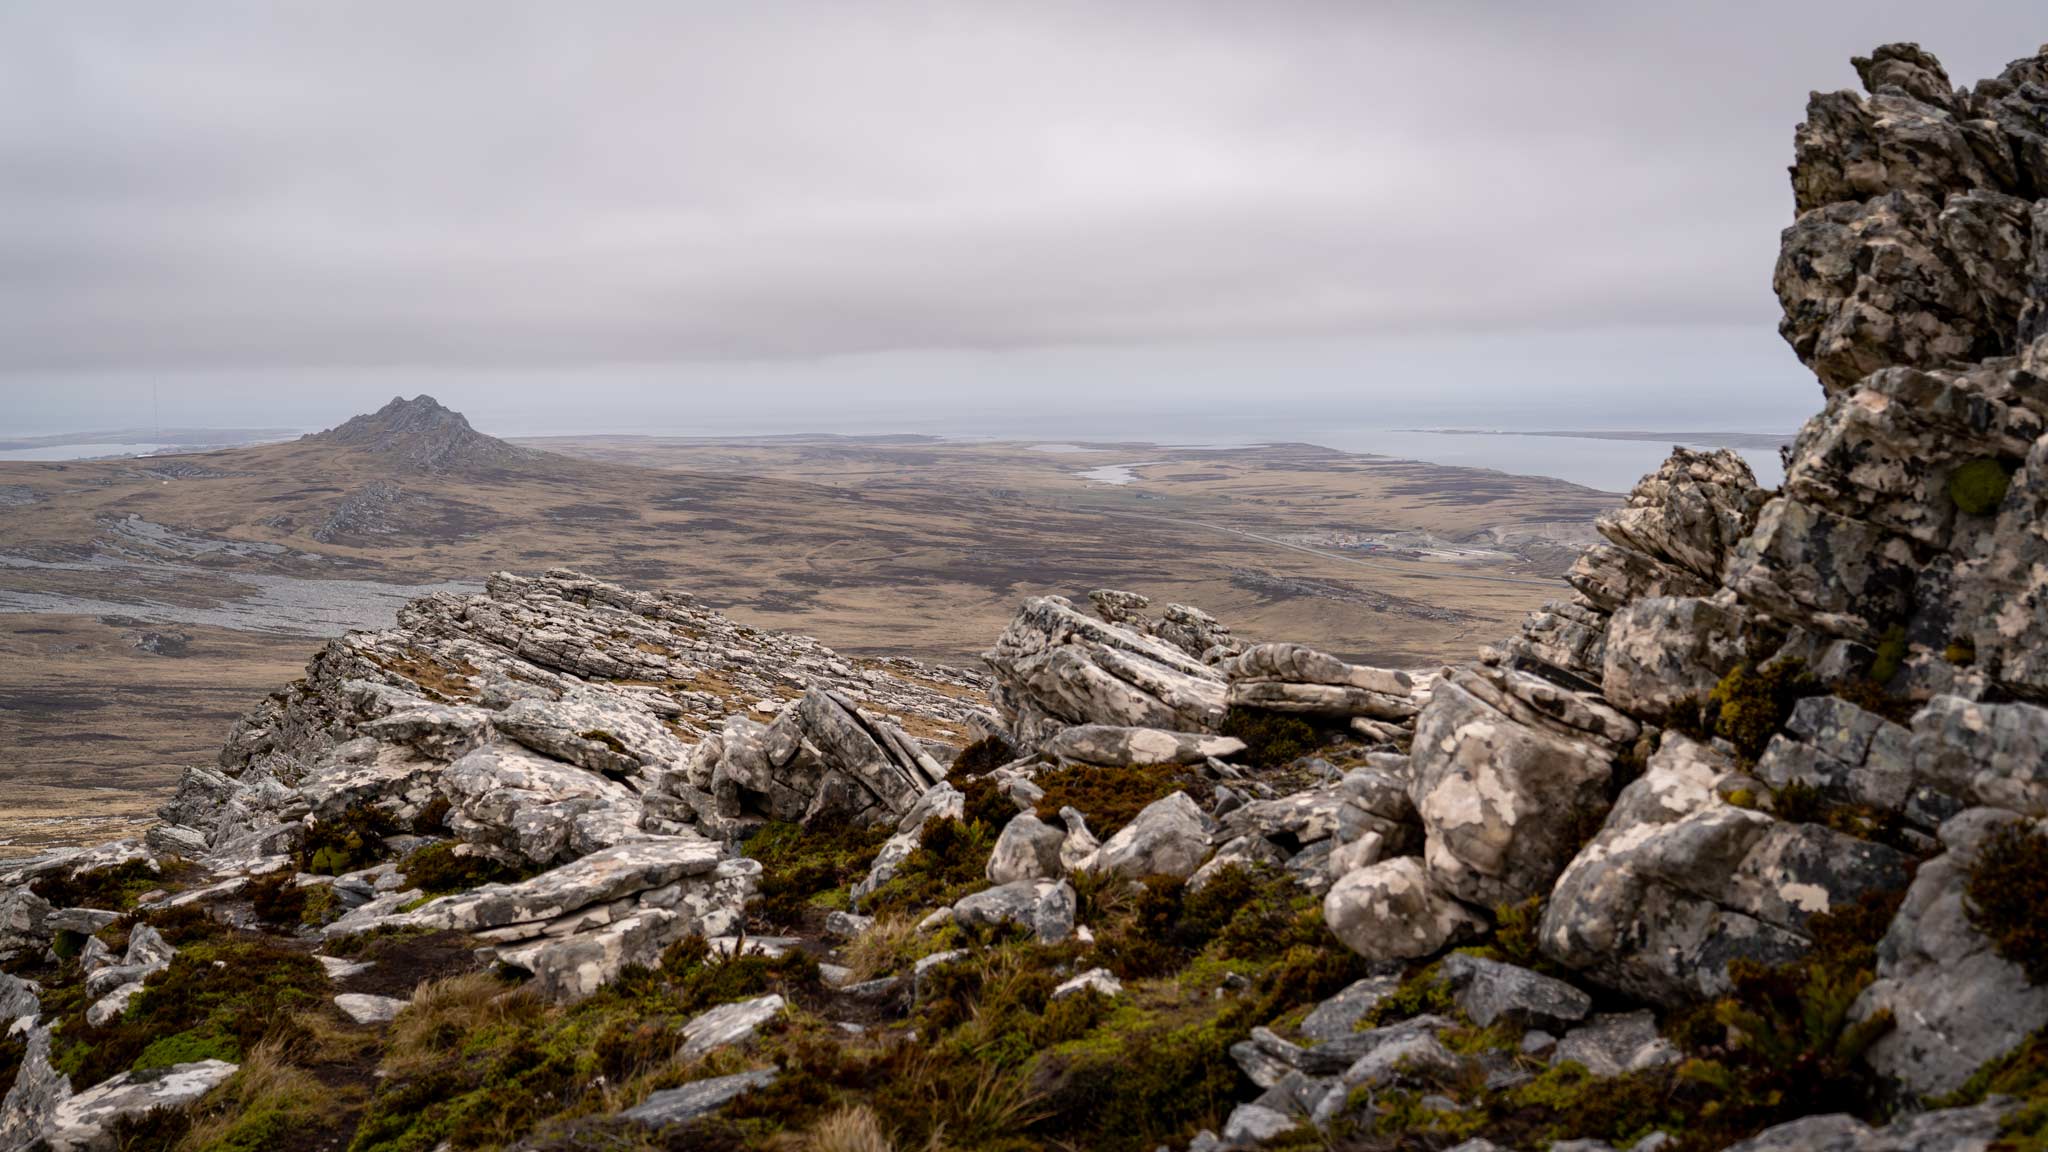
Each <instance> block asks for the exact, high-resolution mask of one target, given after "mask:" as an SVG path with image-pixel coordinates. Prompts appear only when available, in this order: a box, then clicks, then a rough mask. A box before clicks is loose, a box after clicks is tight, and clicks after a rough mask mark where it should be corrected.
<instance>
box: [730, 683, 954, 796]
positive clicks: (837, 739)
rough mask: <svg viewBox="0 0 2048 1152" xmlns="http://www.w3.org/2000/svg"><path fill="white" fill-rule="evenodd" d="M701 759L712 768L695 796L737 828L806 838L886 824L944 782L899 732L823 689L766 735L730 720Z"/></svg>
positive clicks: (940, 771) (942, 772)
mask: <svg viewBox="0 0 2048 1152" xmlns="http://www.w3.org/2000/svg"><path fill="white" fill-rule="evenodd" d="M704 751H705V752H706V753H707V754H710V755H715V760H714V761H713V764H712V767H711V770H710V772H709V773H708V778H707V779H706V780H705V781H704V784H703V787H704V788H705V789H706V790H707V791H708V792H709V794H710V796H711V798H712V801H713V802H714V803H715V804H716V806H717V814H718V816H720V817H722V818H723V819H724V820H726V821H727V822H728V823H731V824H732V825H733V826H735V827H737V826H739V825H741V824H744V823H746V822H748V821H758V820H760V819H771V820H792V821H797V822H800V823H802V824H803V825H804V826H805V827H806V828H811V827H839V826H843V825H848V824H853V825H871V824H881V823H888V822H893V821H896V820H898V819H899V818H901V817H902V816H903V814H904V813H906V812H908V811H909V810H910V808H911V807H912V806H913V805H915V804H916V803H917V801H918V798H919V797H921V796H923V795H924V794H925V792H926V791H927V790H929V789H930V788H931V787H932V786H934V785H936V784H938V783H940V782H941V781H943V780H944V779H945V777H946V768H945V766H944V765H942V764H940V763H939V762H938V761H937V760H935V759H933V758H932V756H931V755H930V754H929V753H927V752H925V751H924V750H923V749H922V748H921V747H919V746H918V744H917V743H916V741H914V740H912V739H910V737H909V736H907V735H905V734H904V732H903V729H902V728H901V727H899V726H897V725H896V724H895V723H894V722H892V721H890V720H887V719H884V718H882V717H879V716H873V715H870V714H868V713H866V712H864V711H862V710H861V708H860V707H859V706H858V705H857V704H855V703H854V701H853V699H852V698H851V697H849V696H847V695H845V694H844V693H841V692H836V691H830V690H826V689H813V690H811V691H809V692H806V693H805V694H804V695H803V698H802V699H800V700H798V701H797V702H796V703H795V704H794V705H792V706H790V707H787V708H784V709H783V710H782V711H781V713H780V714H779V715H777V716H776V718H775V721H774V723H772V724H769V725H766V726H765V727H764V726H762V725H761V724H758V723H756V722H755V721H753V720H750V719H747V718H746V717H731V718H729V719H728V720H727V721H726V724H725V729H724V732H723V733H722V734H721V737H720V740H719V742H718V743H717V744H716V745H715V746H713V745H710V744H707V745H706V747H705V750H704Z"/></svg>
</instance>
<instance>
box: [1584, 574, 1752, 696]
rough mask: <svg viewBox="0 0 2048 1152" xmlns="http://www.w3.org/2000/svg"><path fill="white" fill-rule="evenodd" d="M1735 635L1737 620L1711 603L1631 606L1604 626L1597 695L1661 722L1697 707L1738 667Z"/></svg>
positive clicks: (1661, 599) (1659, 599) (1660, 601)
mask: <svg viewBox="0 0 2048 1152" xmlns="http://www.w3.org/2000/svg"><path fill="white" fill-rule="evenodd" d="M1742 629H1743V618H1742V615H1741V613H1740V612H1738V611H1737V610H1735V609H1734V608H1733V606H1731V605H1727V604H1723V603H1720V602H1718V601H1715V600H1702V599H1699V598H1696V597H1689V596H1653V597H1647V598H1645V599H1641V600H1637V601H1635V602H1634V603H1632V604H1629V605H1628V606H1627V607H1625V608H1623V609H1621V610H1620V611H1618V612H1616V613H1615V614H1614V619H1613V622H1612V623H1610V624H1609V625H1608V628H1607V645H1606V649H1605V652H1606V655H1605V661H1604V663H1603V665H1602V668H1601V679H1600V691H1601V693H1602V695H1604V696H1606V697H1607V699H1608V700H1610V701H1612V702H1613V703H1614V704H1615V705H1617V706H1618V707H1621V708H1623V709H1626V710H1627V711H1628V712H1630V713H1632V714H1634V715H1637V716H1643V717H1647V718H1650V719H1653V720H1663V719H1665V718H1668V717H1669V716H1670V715H1671V714H1672V713H1673V712H1674V711H1675V710H1676V709H1678V708H1679V707H1680V706H1690V705H1696V704H1698V703H1699V702H1700V701H1702V700H1705V699H1706V698H1707V694H1708V693H1709V692H1711V691H1713V689H1714V685H1716V684H1717V683H1719V682H1720V680H1721V677H1723V676H1725V675H1727V674H1728V672H1729V671H1730V670H1731V669H1733V668H1734V667H1735V666H1736V665H1737V664H1740V663H1742V660H1743V645H1742Z"/></svg>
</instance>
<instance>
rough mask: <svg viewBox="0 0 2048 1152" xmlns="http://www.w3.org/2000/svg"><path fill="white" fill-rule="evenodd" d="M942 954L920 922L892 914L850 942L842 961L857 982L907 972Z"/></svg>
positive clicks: (883, 917)
mask: <svg viewBox="0 0 2048 1152" xmlns="http://www.w3.org/2000/svg"><path fill="white" fill-rule="evenodd" d="M936 951H939V948H938V945H937V944H936V942H935V941H934V940H933V939H932V937H931V936H930V935H929V934H927V933H924V932H919V931H918V930H917V919H916V918H915V917H912V916H908V915H905V914H903V913H891V914H888V915H884V916H882V917H881V918H879V919H877V920H876V921H875V922H874V924H873V925H871V926H869V928H868V930H867V931H865V932H863V933H861V934H860V935H858V936H856V937H854V938H853V939H852V940H849V941H847V944H846V947H845V948H844V949H843V950H842V952H841V957H842V959H843V960H844V962H845V964H846V966H847V967H848V968H851V969H853V976H854V979H856V980H873V979H876V978H877V977H881V976H887V975H889V974H890V973H891V972H895V971H897V970H899V969H901V968H905V967H907V966H909V965H910V964H912V963H915V962H916V961H918V960H921V959H923V958H924V957H926V956H929V955H931V954H932V953H933V952H936Z"/></svg>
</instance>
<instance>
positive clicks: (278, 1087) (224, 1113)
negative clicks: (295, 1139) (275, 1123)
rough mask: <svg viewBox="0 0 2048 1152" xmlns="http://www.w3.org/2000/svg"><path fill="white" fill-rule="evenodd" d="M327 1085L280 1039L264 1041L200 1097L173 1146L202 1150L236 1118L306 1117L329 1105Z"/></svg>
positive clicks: (220, 1136) (220, 1137) (219, 1138)
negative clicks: (292, 1057) (278, 1041)
mask: <svg viewBox="0 0 2048 1152" xmlns="http://www.w3.org/2000/svg"><path fill="white" fill-rule="evenodd" d="M330 1097H331V1090H330V1089H329V1088H327V1087H326V1086H324V1085H322V1084H321V1083H320V1081H319V1080H317V1079H315V1078H314V1077H313V1075H312V1073H310V1072H307V1071H306V1070H304V1069H303V1068H299V1067H296V1066H294V1065H293V1064H292V1063H291V1061H290V1059H289V1058H288V1057H287V1055H286V1053H285V1051H284V1049H283V1047H282V1046H281V1045H278V1044H275V1043H272V1042H270V1041H264V1042H263V1043H260V1044H258V1045H256V1046H255V1047H254V1048H251V1049H249V1051H247V1052H245V1053H243V1055H242V1063H241V1067H239V1068H237V1069H236V1070H235V1074H234V1075H233V1076H230V1077H228V1079H227V1081H226V1082H225V1083H223V1084H222V1085H221V1086H220V1087H218V1088H216V1089H214V1090H213V1091H212V1092H211V1093H209V1094H208V1095H207V1097H206V1099H205V1100H203V1101H201V1102H200V1105H199V1107H198V1108H197V1109H196V1110H195V1112H194V1115H193V1119H192V1128H191V1130H190V1131H188V1132H187V1133H186V1134H185V1137H184V1139H183V1140H181V1141H179V1142H178V1152H202V1150H204V1149H207V1148H212V1147H214V1146H215V1145H217V1144H219V1143H221V1141H222V1140H223V1138H225V1137H226V1136H227V1135H228V1134H229V1133H230V1132H231V1131H233V1130H234V1129H235V1127H236V1126H237V1125H238V1124H242V1123H244V1122H246V1121H249V1120H251V1119H252V1118H255V1117H257V1116H259V1115H261V1114H264V1113H273V1114H276V1115H280V1116H297V1117H310V1116H312V1115H314V1114H316V1113H317V1112H318V1111H319V1110H320V1109H322V1108H324V1107H328V1106H329V1105H331V1103H332V1100H331V1098H330Z"/></svg>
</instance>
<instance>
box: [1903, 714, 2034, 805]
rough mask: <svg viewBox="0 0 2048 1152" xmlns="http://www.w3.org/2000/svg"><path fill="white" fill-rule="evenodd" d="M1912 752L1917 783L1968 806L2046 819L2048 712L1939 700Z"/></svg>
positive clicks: (1922, 719) (1923, 719) (1918, 721)
mask: <svg viewBox="0 0 2048 1152" xmlns="http://www.w3.org/2000/svg"><path fill="white" fill-rule="evenodd" d="M1910 749H1911V755H1912V758H1913V772H1914V774H1915V775H1916V776H1917V777H1918V778H1920V779H1922V780H1926V781H1928V782H1930V783H1932V784H1935V785H1937V786H1939V787H1941V788H1942V789H1944V790H1945V791H1948V792H1950V793H1952V794H1953V795H1955V796H1956V797H1958V798H1960V799H1961V800H1963V801H1964V802H1966V803H1968V804H1973V805H1983V806H1985V807H1993V808H2007V809H2011V810H2013V811H2015V812H2021V813H2024V814H2026V815H2029V816H2048V708H2040V707H2036V706H2034V705H2032V704H1982V703H1978V702H1976V701H1972V700H1965V699H1962V698H1961V697H1957V696H1937V697H1935V698H1934V699H1933V700H1930V701H1928V703H1927V707H1925V708H1923V709H1922V710H1921V711H1920V713H1919V714H1918V715H1916V716H1914V717H1913V735H1912V738H1911V741H1910Z"/></svg>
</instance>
